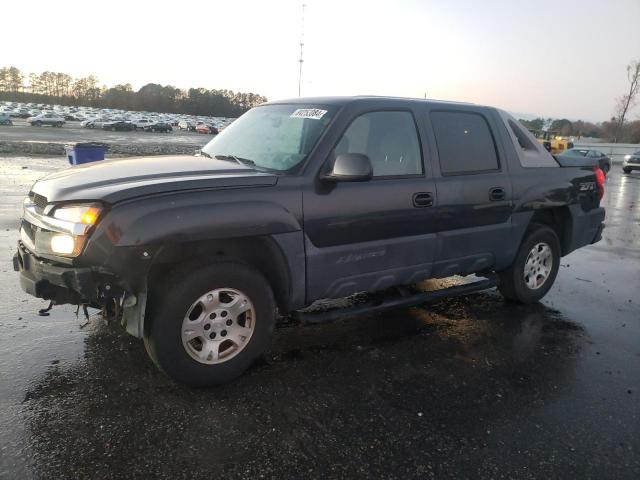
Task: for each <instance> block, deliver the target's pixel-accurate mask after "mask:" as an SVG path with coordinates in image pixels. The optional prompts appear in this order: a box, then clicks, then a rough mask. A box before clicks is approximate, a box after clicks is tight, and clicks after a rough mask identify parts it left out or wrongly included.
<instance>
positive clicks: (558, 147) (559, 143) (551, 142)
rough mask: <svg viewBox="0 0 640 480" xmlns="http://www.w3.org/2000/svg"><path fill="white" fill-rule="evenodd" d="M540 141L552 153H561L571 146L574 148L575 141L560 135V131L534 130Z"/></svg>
mask: <svg viewBox="0 0 640 480" xmlns="http://www.w3.org/2000/svg"><path fill="white" fill-rule="evenodd" d="M532 133H533V134H534V135H535V137H536V139H537V140H538V142H540V143H541V144H542V145H543V146H544V148H546V149H547V150H548V151H549V152H551V153H552V154H554V155H555V154H560V153H563V152H564V151H566V150H569V149H570V148H573V142H572V141H571V140H569V139H568V138H567V137H563V136H561V135H558V132H549V131H546V130H545V131H542V130H535V131H532Z"/></svg>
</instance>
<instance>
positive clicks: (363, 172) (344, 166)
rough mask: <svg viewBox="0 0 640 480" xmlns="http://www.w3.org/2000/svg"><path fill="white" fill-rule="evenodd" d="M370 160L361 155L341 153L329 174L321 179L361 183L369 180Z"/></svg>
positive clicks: (370, 173) (371, 172)
mask: <svg viewBox="0 0 640 480" xmlns="http://www.w3.org/2000/svg"><path fill="white" fill-rule="evenodd" d="M371 177H373V168H372V167H371V160H369V157H367V156H366V155H363V154H361V153H342V154H340V155H338V156H337V157H336V160H335V162H334V163H333V168H332V170H331V172H329V173H328V174H326V175H325V176H324V177H323V178H324V179H325V180H328V181H331V182H363V181H367V180H371Z"/></svg>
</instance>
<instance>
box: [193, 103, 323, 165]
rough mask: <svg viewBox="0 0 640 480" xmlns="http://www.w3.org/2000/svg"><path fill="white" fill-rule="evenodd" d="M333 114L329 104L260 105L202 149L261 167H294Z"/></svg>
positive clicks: (219, 156)
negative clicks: (322, 105) (326, 105)
mask: <svg viewBox="0 0 640 480" xmlns="http://www.w3.org/2000/svg"><path fill="white" fill-rule="evenodd" d="M332 116H333V113H332V112H331V111H329V110H328V109H326V107H318V106H314V105H300V104H296V105H264V106H260V107H256V108H253V109H251V110H249V111H248V112H247V113H245V114H244V115H242V116H241V117H240V118H238V119H237V120H236V121H235V122H233V123H232V124H231V125H229V126H228V127H227V128H225V129H224V130H223V131H222V132H221V133H220V134H218V135H217V136H216V137H215V138H214V139H213V140H211V141H210V142H209V143H208V144H207V145H206V146H205V147H204V148H203V149H202V152H203V153H205V154H207V155H209V156H210V157H213V158H223V157H224V158H233V157H235V158H236V159H241V160H244V161H245V163H248V164H250V165H253V166H255V167H256V168H258V169H268V170H276V171H286V170H290V169H291V168H293V167H295V166H296V165H299V164H300V163H301V162H302V161H304V160H305V158H306V157H307V155H308V154H309V152H310V151H311V149H312V148H313V146H314V145H315V144H316V142H317V141H318V138H320V135H321V134H322V132H323V131H324V129H325V128H326V127H327V125H328V124H329V122H330V121H331V118H332ZM246 161H248V162H246Z"/></svg>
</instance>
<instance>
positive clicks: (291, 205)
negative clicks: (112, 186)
mask: <svg viewBox="0 0 640 480" xmlns="http://www.w3.org/2000/svg"><path fill="white" fill-rule="evenodd" d="M264 192H265V189H263V188H257V189H252V190H246V191H240V190H227V191H221V192H199V193H193V194H189V195H185V194H180V195H163V196H160V197H159V196H156V197H149V198H145V199H139V200H137V201H136V200H132V201H128V202H123V203H122V204H117V205H115V206H113V207H112V208H111V210H110V211H109V212H108V213H107V214H106V216H105V217H104V218H103V219H102V221H101V222H100V223H99V224H98V226H97V228H96V230H95V231H94V232H93V234H92V235H91V236H90V238H89V241H88V242H87V246H86V248H85V251H84V253H83V254H82V256H81V259H82V260H81V261H82V263H83V264H85V265H88V266H94V267H95V266H101V267H104V268H105V269H107V270H108V271H111V272H113V273H115V274H116V275H119V276H121V277H125V279H126V278H127V277H136V276H138V277H141V276H143V275H145V274H146V270H147V268H148V267H147V265H150V262H149V260H151V258H149V256H148V255H145V253H147V250H149V252H150V253H152V252H153V250H154V247H160V246H162V245H165V244H170V243H171V244H188V243H189V242H198V241H200V242H201V241H203V240H204V241H207V240H223V239H226V238H242V237H256V236H265V235H277V234H283V233H290V232H298V231H301V230H302V227H301V224H300V221H299V219H300V218H301V217H302V214H301V200H300V197H299V194H298V195H296V194H294V193H293V192H291V193H287V192H277V191H273V190H271V191H270V192H269V193H270V195H269V198H270V200H265V197H266V195H265V193H264ZM238 197H242V198H240V199H238Z"/></svg>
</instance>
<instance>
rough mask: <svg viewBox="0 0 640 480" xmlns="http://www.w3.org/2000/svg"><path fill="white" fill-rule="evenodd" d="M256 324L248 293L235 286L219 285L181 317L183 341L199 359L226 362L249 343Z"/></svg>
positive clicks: (194, 357)
mask: <svg viewBox="0 0 640 480" xmlns="http://www.w3.org/2000/svg"><path fill="white" fill-rule="evenodd" d="M255 324H256V315H255V308H254V307H253V304H252V303H251V300H250V299H249V297H248V296H247V295H245V294H244V293H243V292H241V291H240V290H236V289H234V288H217V289H215V290H211V291H210V292H207V293H205V294H204V295H202V296H201V297H200V298H198V299H197V300H196V301H195V302H193V304H191V306H190V307H189V309H188V310H187V313H186V315H185V316H184V319H183V321H182V329H181V335H182V345H183V346H184V349H185V350H186V352H187V353H188V354H189V356H190V357H191V358H193V359H194V360H195V361H197V362H199V363H203V364H206V365H213V364H216V363H223V362H226V361H229V360H231V359H232V358H233V357H235V356H236V355H238V354H239V353H240V352H241V351H242V350H244V348H245V347H246V346H247V345H248V344H249V341H250V340H251V336H252V335H253V332H254V330H255Z"/></svg>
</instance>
